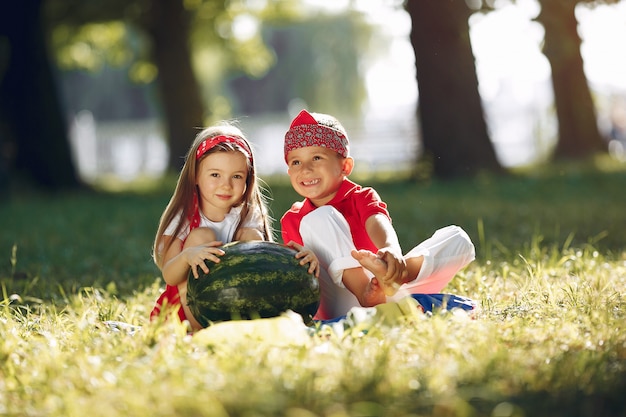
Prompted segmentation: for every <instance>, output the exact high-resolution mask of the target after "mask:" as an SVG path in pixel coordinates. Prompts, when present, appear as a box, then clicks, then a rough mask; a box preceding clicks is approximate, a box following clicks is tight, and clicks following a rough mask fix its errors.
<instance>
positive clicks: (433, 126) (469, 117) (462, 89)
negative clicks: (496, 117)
mask: <svg viewBox="0 0 626 417" xmlns="http://www.w3.org/2000/svg"><path fill="white" fill-rule="evenodd" d="M406 8H407V11H408V12H409V14H410V16H411V21H412V23H413V26H412V27H413V28H412V31H411V43H412V44H413V48H414V50H415V62H416V69H417V86H418V89H419V106H418V111H419V120H420V122H421V126H422V141H423V144H424V152H425V155H426V157H427V158H431V159H432V165H433V172H434V174H435V175H436V176H439V177H454V176H465V175H473V174H475V173H477V172H480V171H492V172H500V171H502V168H501V166H500V163H499V162H498V159H497V158H496V154H495V150H494V148H493V145H492V142H491V139H490V137H489V134H488V133H487V125H486V123H485V117H484V113H483V108H482V103H481V98H480V94H479V92H478V79H477V76H476V67H475V65H474V54H473V53H472V46H471V43H470V38H469V23H468V19H469V17H470V15H471V11H470V9H469V8H468V7H467V5H466V2H465V0H451V1H440V0H423V1H422V0H420V1H416V0H413V1H411V0H408V1H407V2H406Z"/></svg>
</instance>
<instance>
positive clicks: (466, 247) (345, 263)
mask: <svg viewBox="0 0 626 417" xmlns="http://www.w3.org/2000/svg"><path fill="white" fill-rule="evenodd" d="M300 234H301V236H302V240H303V243H304V246H306V247H307V248H308V249H311V250H312V251H313V252H314V253H315V254H316V255H317V257H318V259H319V261H320V269H321V272H320V278H319V281H320V291H321V300H320V307H319V309H318V311H317V314H316V316H315V318H317V319H321V320H325V319H331V318H335V317H339V316H343V315H345V314H347V313H348V311H349V310H350V309H351V308H352V307H358V306H360V304H359V301H358V300H357V298H356V297H355V296H354V295H353V294H352V293H351V292H350V291H348V290H347V289H346V288H345V287H344V285H343V282H342V276H343V271H344V270H345V269H350V268H357V267H361V264H359V262H358V261H357V260H356V259H354V258H353V257H352V255H351V254H350V252H351V251H352V250H354V249H356V248H355V246H354V243H353V241H352V235H351V233H350V226H348V222H347V221H346V219H345V218H344V217H343V215H342V214H341V213H339V212H338V211H337V210H336V209H335V208H334V207H332V206H322V207H319V208H317V209H315V210H314V211H312V212H311V213H309V214H307V215H306V216H304V218H303V219H302V222H301V223H300ZM418 256H423V257H424V262H423V264H422V268H421V270H420V272H419V274H418V276H417V278H415V280H413V281H411V282H408V283H406V284H404V285H402V286H401V287H400V289H399V290H398V292H397V293H396V294H395V295H394V296H392V297H388V298H387V300H388V301H395V300H398V299H400V298H402V297H404V296H406V295H408V294H417V293H420V294H434V293H438V292H440V291H441V290H442V289H443V288H444V287H445V286H446V285H447V284H448V282H450V280H451V279H452V278H453V277H454V275H455V274H456V273H457V272H458V271H459V270H460V269H462V268H464V267H465V266H467V265H468V264H469V263H470V262H472V261H473V260H474V258H475V252H474V245H473V244H472V241H471V239H470V238H469V236H468V235H467V233H465V231H464V230H463V229H461V228H460V227H458V226H447V227H444V228H442V229H439V230H437V231H436V232H435V233H434V234H433V235H432V237H430V238H428V239H426V240H425V241H423V242H422V243H420V244H419V245H417V246H416V247H414V248H413V249H411V250H410V251H409V252H408V253H407V254H406V255H405V258H416V257H418ZM365 272H366V273H367V274H368V275H369V276H370V277H372V276H373V274H371V273H370V272H369V271H368V270H365Z"/></svg>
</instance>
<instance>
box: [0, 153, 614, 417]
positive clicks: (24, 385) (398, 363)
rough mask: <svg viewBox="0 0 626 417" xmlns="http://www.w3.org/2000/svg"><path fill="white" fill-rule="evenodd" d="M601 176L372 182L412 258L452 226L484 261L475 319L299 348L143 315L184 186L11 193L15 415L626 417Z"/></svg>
mask: <svg viewBox="0 0 626 417" xmlns="http://www.w3.org/2000/svg"><path fill="white" fill-rule="evenodd" d="M602 167H604V168H605V169H604V170H600V169H598V168H597V167H596V168H593V167H591V168H590V167H589V166H579V165H558V166H553V167H551V168H549V169H546V168H543V169H535V170H532V171H530V170H528V171H523V172H518V173H516V174H515V175H511V176H509V177H504V178H502V177H491V176H484V177H479V178H477V179H474V180H455V181H448V182H438V181H421V182H415V181H409V180H407V179H405V178H399V177H398V178H391V179H387V180H383V179H381V178H372V179H366V178H363V179H359V180H360V181H361V182H362V183H363V184H368V185H374V186H375V187H376V188H377V189H378V191H379V193H380V194H381V196H382V197H383V199H385V200H386V201H387V203H388V204H389V208H390V211H391V214H392V216H393V218H394V224H395V226H396V229H397V230H398V233H399V237H400V240H401V244H402V246H403V247H404V248H405V250H406V249H408V248H409V247H410V246H411V245H412V244H416V243H418V242H419V241H421V240H423V239H425V238H426V237H428V236H429V235H430V234H432V232H433V231H434V229H435V228H437V227H441V226H445V225H447V224H452V223H454V224H458V225H460V226H462V227H463V228H464V229H465V230H467V232H468V233H469V234H470V236H471V237H472V239H473V240H474V242H475V244H476V250H477V259H476V261H474V262H473V263H472V264H471V265H470V266H468V267H467V268H466V269H465V270H463V271H461V272H460V273H459V274H458V275H457V277H456V278H455V279H454V280H453V281H452V282H451V283H450V284H449V286H448V287H447V288H446V289H445V291H446V292H449V293H454V294H458V295H463V296H467V297H471V298H473V299H474V300H476V301H477V302H478V303H479V305H480V311H479V313H478V314H477V315H476V317H474V318H471V317H468V316H467V315H465V314H461V313H455V312H453V313H445V312H435V314H433V315H432V316H430V315H428V316H427V315H423V316H421V315H420V316H418V317H412V318H411V319H410V320H408V319H407V320H401V319H399V320H398V321H397V322H396V323H394V324H393V325H392V326H383V325H377V326H368V327H365V328H364V327H359V326H352V327H350V326H348V327H347V328H346V329H345V331H338V330H332V329H318V330H317V331H316V332H312V335H311V336H310V337H307V338H306V340H299V341H298V342H293V341H290V338H287V337H286V338H284V339H282V338H281V337H276V335H274V334H269V335H268V334H260V335H257V336H258V337H257V338H233V339H232V340H230V341H229V342H224V343H219V344H214V343H210V342H207V341H206V340H204V341H203V340H202V339H199V338H194V337H190V336H188V335H187V334H186V329H185V327H184V326H183V325H180V324H178V323H176V322H174V321H169V322H166V323H149V322H148V314H149V312H150V310H151V308H152V305H153V303H154V300H155V299H156V297H157V295H158V293H159V291H160V289H161V288H162V286H163V282H162V280H161V279H160V277H159V273H158V270H157V269H156V267H155V266H154V265H153V263H152V261H151V258H150V246H151V242H152V238H153V234H154V232H155V229H156V224H157V222H158V218H159V215H160V213H161V211H162V210H163V208H164V206H165V204H166V203H167V201H168V199H169V196H170V193H171V190H172V189H173V188H172V187H173V184H172V183H171V179H170V180H168V181H166V185H165V186H162V187H158V188H156V189H155V188H152V189H147V190H143V191H141V192H140V191H136V192H133V193H131V192H117V193H112V192H98V193H70V194H60V195H43V194H41V193H32V192H31V193H20V194H15V195H14V196H13V198H12V200H11V201H9V202H7V203H4V204H2V205H0V222H2V233H1V234H0V259H2V261H1V262H0V282H1V284H2V291H3V296H2V299H3V303H2V305H0V338H1V340H2V342H1V343H0V358H1V362H0V415H15V416H18V415H19V416H24V415H34V416H78V415H80V416H82V415H85V413H88V415H92V416H144V415H145V416H174V415H190V416H294V417H300V416H303V417H308V416H407V415H412V416H593V417H595V416H623V415H626V399H625V398H624V393H625V392H626V331H624V323H626V307H625V300H624V297H625V296H626V239H625V238H624V236H625V232H626V213H625V211H624V208H625V207H626V192H624V190H626V167H624V166H623V165H619V164H615V163H607V161H603V164H602ZM607 168H609V169H607ZM268 185H269V188H270V189H271V193H272V202H271V206H272V211H273V215H274V217H275V218H276V219H278V218H279V217H280V214H282V212H284V210H285V209H286V208H288V207H289V205H290V204H291V202H292V201H293V200H294V199H296V196H295V194H293V192H292V191H291V190H290V187H289V185H288V184H287V183H285V181H284V180H279V179H268ZM276 227H278V224H277V223H276ZM277 236H278V235H277ZM107 320H115V321H121V322H125V323H130V324H132V325H135V326H141V329H140V330H138V331H135V332H126V331H124V330H123V329H122V330H121V331H116V330H113V329H111V328H110V327H108V326H106V325H105V321H107Z"/></svg>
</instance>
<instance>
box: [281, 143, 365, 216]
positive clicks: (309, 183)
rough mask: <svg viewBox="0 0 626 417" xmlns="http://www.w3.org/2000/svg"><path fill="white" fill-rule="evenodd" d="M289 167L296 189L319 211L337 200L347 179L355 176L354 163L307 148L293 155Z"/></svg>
mask: <svg viewBox="0 0 626 417" xmlns="http://www.w3.org/2000/svg"><path fill="white" fill-rule="evenodd" d="M287 166H288V169H287V173H288V174H289V178H290V180H291V186H292V187H293V189H294V190H295V191H296V192H297V193H298V194H300V195H301V196H303V197H306V198H308V199H309V200H311V202H312V203H313V204H314V205H315V206H316V207H319V206H323V205H324V204H326V203H328V202H329V201H330V200H332V199H333V197H335V195H336V194H337V190H338V189H339V186H340V185H341V183H342V181H343V179H344V178H345V176H347V175H350V173H351V172H352V168H353V167H354V160H353V159H352V158H350V157H348V158H343V157H341V156H339V154H337V152H335V151H333V150H330V149H328V148H324V147H320V146H307V147H304V148H298V149H294V150H292V151H290V152H289V154H288V155H287Z"/></svg>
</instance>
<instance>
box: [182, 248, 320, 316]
mask: <svg viewBox="0 0 626 417" xmlns="http://www.w3.org/2000/svg"><path fill="white" fill-rule="evenodd" d="M221 249H222V250H223V251H224V255H223V256H221V257H220V262H219V263H214V262H213V261H210V260H205V263H206V265H207V266H208V267H209V273H208V274H205V273H204V272H203V271H202V270H201V269H200V268H198V272H199V277H198V278H197V279H196V278H194V276H193V274H192V273H191V271H190V272H189V277H188V281H187V305H188V306H189V310H190V311H191V313H192V314H193V316H194V318H195V319H196V320H197V321H198V322H199V323H200V324H201V325H202V326H203V327H206V326H208V325H209V324H210V323H211V322H216V321H225V320H237V319H252V318H268V317H276V316H279V315H281V314H282V313H283V312H285V311H287V310H292V311H295V312H296V313H298V314H300V315H301V316H302V317H303V319H304V321H305V322H308V321H310V320H311V317H312V316H313V315H315V312H316V311H317V307H318V306H319V300H320V290H319V283H318V281H317V278H315V276H314V275H313V274H310V273H309V272H308V271H307V270H308V264H307V265H304V266H303V265H300V263H299V262H300V261H299V260H298V259H296V258H295V254H296V253H297V252H296V250H295V249H292V248H290V247H288V246H285V245H282V244H279V243H275V242H264V241H248V242H232V243H228V244H226V245H223V246H221Z"/></svg>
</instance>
